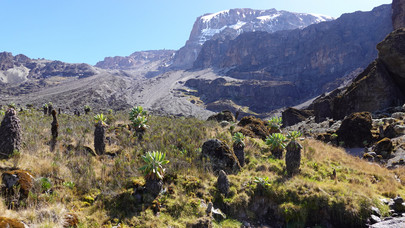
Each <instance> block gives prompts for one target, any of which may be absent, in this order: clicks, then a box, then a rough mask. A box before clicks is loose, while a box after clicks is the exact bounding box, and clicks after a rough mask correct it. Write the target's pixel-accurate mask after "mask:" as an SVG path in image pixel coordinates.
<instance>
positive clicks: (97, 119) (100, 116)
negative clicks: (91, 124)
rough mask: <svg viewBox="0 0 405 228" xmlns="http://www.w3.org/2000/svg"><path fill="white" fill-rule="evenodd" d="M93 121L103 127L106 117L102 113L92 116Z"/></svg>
mask: <svg viewBox="0 0 405 228" xmlns="http://www.w3.org/2000/svg"><path fill="white" fill-rule="evenodd" d="M94 121H95V122H96V124H97V123H98V122H101V124H102V125H105V122H106V121H107V117H106V116H104V114H103V113H100V114H97V115H95V116H94Z"/></svg>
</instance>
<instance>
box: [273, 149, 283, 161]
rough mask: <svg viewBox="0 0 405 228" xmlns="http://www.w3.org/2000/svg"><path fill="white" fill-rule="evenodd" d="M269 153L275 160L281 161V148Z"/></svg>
mask: <svg viewBox="0 0 405 228" xmlns="http://www.w3.org/2000/svg"><path fill="white" fill-rule="evenodd" d="M271 153H272V154H273V155H274V157H275V158H277V159H281V158H282V157H283V148H274V149H273V150H272V151H271Z"/></svg>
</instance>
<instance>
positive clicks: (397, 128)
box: [394, 125, 405, 135]
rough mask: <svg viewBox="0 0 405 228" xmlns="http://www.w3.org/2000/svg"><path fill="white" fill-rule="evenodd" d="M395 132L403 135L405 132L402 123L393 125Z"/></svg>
mask: <svg viewBox="0 0 405 228" xmlns="http://www.w3.org/2000/svg"><path fill="white" fill-rule="evenodd" d="M394 130H395V133H397V135H404V134H405V126H403V125H396V126H395V127H394Z"/></svg>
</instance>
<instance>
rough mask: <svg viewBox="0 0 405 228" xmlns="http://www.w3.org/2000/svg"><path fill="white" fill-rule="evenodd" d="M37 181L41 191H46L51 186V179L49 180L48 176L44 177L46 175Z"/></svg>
mask: <svg viewBox="0 0 405 228" xmlns="http://www.w3.org/2000/svg"><path fill="white" fill-rule="evenodd" d="M39 182H40V184H41V192H46V191H48V190H49V189H51V187H52V183H51V181H50V180H49V179H48V178H46V177H42V178H41V179H40V180H39Z"/></svg>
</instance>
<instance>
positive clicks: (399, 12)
mask: <svg viewBox="0 0 405 228" xmlns="http://www.w3.org/2000/svg"><path fill="white" fill-rule="evenodd" d="M392 24H393V26H394V29H399V28H403V27H405V1H404V0H393V1H392Z"/></svg>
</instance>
